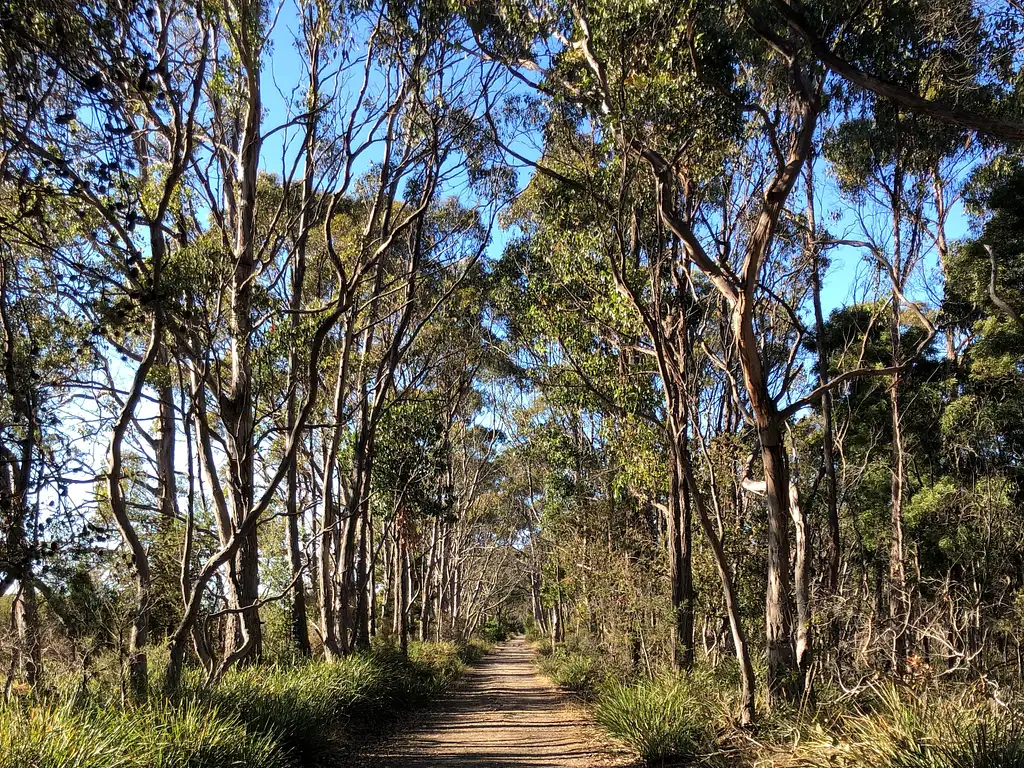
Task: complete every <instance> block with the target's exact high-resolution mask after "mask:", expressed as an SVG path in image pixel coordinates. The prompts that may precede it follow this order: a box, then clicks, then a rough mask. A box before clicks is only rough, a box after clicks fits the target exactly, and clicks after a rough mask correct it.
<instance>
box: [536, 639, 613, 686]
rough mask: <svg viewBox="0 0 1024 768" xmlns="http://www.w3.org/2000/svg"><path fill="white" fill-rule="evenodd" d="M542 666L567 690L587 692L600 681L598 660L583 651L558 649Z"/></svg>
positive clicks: (545, 672)
mask: <svg viewBox="0 0 1024 768" xmlns="http://www.w3.org/2000/svg"><path fill="white" fill-rule="evenodd" d="M540 667H541V669H542V670H543V671H544V674H546V675H547V676H548V677H550V678H551V679H552V680H553V681H554V682H555V684H556V685H558V686H560V687H562V688H565V689H566V690H567V691H576V692H579V693H585V692H587V691H590V690H592V689H593V688H594V687H595V686H596V685H597V683H598V682H599V681H600V673H599V670H598V664H597V660H596V659H595V658H594V656H593V655H591V654H588V653H584V652H582V651H566V650H564V649H562V648H559V649H556V650H555V651H554V653H552V654H551V655H549V656H547V657H545V658H544V659H543V660H542V661H541V665H540Z"/></svg>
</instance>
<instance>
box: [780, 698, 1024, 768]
mask: <svg viewBox="0 0 1024 768" xmlns="http://www.w3.org/2000/svg"><path fill="white" fill-rule="evenodd" d="M817 736H818V738H815V739H811V740H809V741H808V742H806V743H805V745H804V746H803V748H802V749H800V750H799V751H798V752H797V755H796V761H795V764H796V765H800V766H808V767H809V766H818V765H823V764H825V765H833V766H837V767H839V768H997V766H998V768H1024V728H1022V723H1021V720H1020V718H1019V716H1015V715H1013V714H1011V713H1009V712H1007V711H1006V710H998V711H997V710H995V709H993V708H992V705H991V704H989V703H986V702H983V701H978V700H974V699H973V698H972V697H971V695H970V694H965V695H962V696H954V695H951V694H950V693H948V692H947V693H945V694H943V693H940V692H937V691H932V692H930V693H929V694H914V693H912V692H910V691H906V690H901V689H899V688H897V687H896V686H894V685H878V686H875V687H874V688H873V689H872V695H871V696H869V697H868V698H867V700H866V701H865V702H864V703H862V704H861V705H860V706H858V708H857V710H856V712H854V713H853V714H850V715H847V716H845V717H842V718H841V719H840V721H839V724H838V728H837V733H836V734H833V735H829V734H826V733H824V731H823V730H821V729H820V728H819V729H818V734H817Z"/></svg>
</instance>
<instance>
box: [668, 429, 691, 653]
mask: <svg viewBox="0 0 1024 768" xmlns="http://www.w3.org/2000/svg"><path fill="white" fill-rule="evenodd" d="M686 439H687V438H686V427H685V423H684V426H683V427H682V428H681V430H680V431H679V432H677V434H676V435H674V440H673V447H672V448H671V450H670V457H669V461H670V462H671V467H670V473H671V474H670V486H669V500H668V501H669V503H668V510H669V515H668V521H667V522H668V526H667V534H668V543H669V578H670V582H671V585H672V612H673V617H674V621H673V625H672V640H673V644H672V645H673V658H674V661H675V664H676V666H677V667H679V668H680V669H690V668H692V667H693V572H692V567H691V530H690V529H691V511H690V493H689V489H688V488H687V485H686V475H685V469H684V467H683V463H684V459H683V457H682V454H683V452H685V451H687V450H688V449H687V447H686Z"/></svg>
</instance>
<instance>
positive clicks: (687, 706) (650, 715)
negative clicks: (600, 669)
mask: <svg viewBox="0 0 1024 768" xmlns="http://www.w3.org/2000/svg"><path fill="white" fill-rule="evenodd" d="M711 715H712V711H711V707H710V705H709V704H708V702H707V701H706V700H705V699H703V698H702V697H700V696H698V695H695V694H694V693H693V690H692V686H691V684H690V683H689V681H687V680H686V679H685V678H679V677H665V678H660V679H657V680H653V681H645V682H642V683H640V684H638V685H623V684H621V683H612V684H610V685H608V686H607V687H606V688H605V689H604V690H603V691H602V692H601V694H600V696H599V697H598V699H597V703H596V706H595V709H594V718H595V720H596V721H597V723H598V725H600V726H601V727H602V728H603V729H604V730H605V731H607V733H608V734H609V735H610V736H612V737H613V738H614V739H615V740H617V741H619V742H621V743H622V744H623V745H625V746H627V747H629V748H630V749H632V750H633V751H634V752H636V753H637V754H638V755H640V757H642V758H643V759H644V760H646V761H648V762H650V763H662V764H664V763H665V761H667V760H672V761H682V762H689V761H693V760H700V759H705V758H707V757H709V756H710V755H712V754H713V752H714V747H715V740H716V739H715V733H714V731H713V730H712V728H711V726H710V723H711V722H713V718H712V716H711Z"/></svg>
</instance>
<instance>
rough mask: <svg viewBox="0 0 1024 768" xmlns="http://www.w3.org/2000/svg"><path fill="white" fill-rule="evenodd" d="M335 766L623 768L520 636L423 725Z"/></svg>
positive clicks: (474, 671) (468, 675)
mask: <svg viewBox="0 0 1024 768" xmlns="http://www.w3.org/2000/svg"><path fill="white" fill-rule="evenodd" d="M341 765H342V766H351V767H352V768H355V766H365V768H432V766H451V767H452V768H527V767H528V768H613V767H614V768H626V766H634V765H637V764H636V763H635V762H634V761H632V760H630V759H629V758H626V757H624V756H623V755H621V754H617V753H616V752H615V751H614V750H612V749H610V748H609V747H608V745H607V744H606V743H605V742H603V741H602V740H601V739H600V737H599V736H598V734H597V733H596V732H595V731H594V730H593V729H592V728H591V727H590V726H589V725H588V724H587V722H586V720H585V718H584V717H583V716H582V714H580V713H579V712H576V711H574V710H573V709H571V708H570V707H569V705H568V699H567V697H566V696H565V695H564V694H562V693H561V692H559V691H558V690H557V689H556V688H555V687H554V686H552V685H551V683H549V682H548V681H547V680H545V679H544V678H543V677H541V676H540V674H538V673H537V671H536V669H535V667H534V664H533V654H532V652H531V651H530V649H529V648H528V647H527V646H526V644H525V643H524V642H523V641H522V640H512V641H510V642H508V643H505V644H503V645H501V646H499V647H498V648H497V649H496V650H495V651H494V653H492V654H490V655H489V656H488V657H487V658H486V659H484V660H483V661H482V662H481V663H480V664H479V665H478V666H476V667H474V668H473V669H471V670H469V671H468V672H467V673H466V676H465V678H464V681H463V684H462V685H460V686H458V687H457V688H456V689H455V690H453V691H452V692H451V693H448V694H446V695H445V696H443V697H442V698H440V699H439V700H438V701H437V703H436V705H435V706H434V707H433V708H432V709H431V711H430V713H429V714H428V715H427V717H426V718H424V720H423V722H421V723H419V724H413V725H411V726H410V727H409V729H408V730H407V731H405V732H404V733H402V734H400V735H398V736H396V737H395V738H393V739H391V740H389V741H385V742H383V743H381V744H378V745H374V746H372V747H369V748H367V749H365V750H363V751H362V753H361V754H359V755H358V756H353V757H351V758H349V759H348V760H347V761H346V762H343V763H341Z"/></svg>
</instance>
